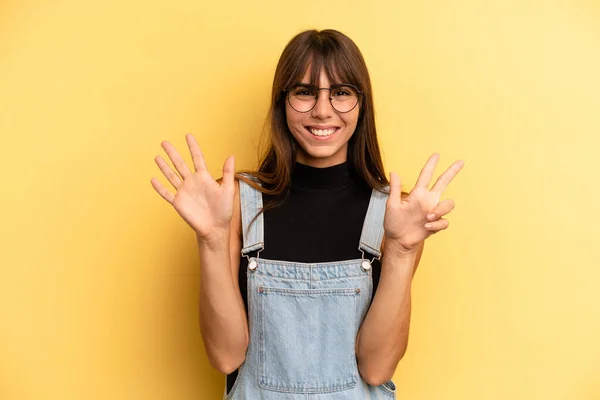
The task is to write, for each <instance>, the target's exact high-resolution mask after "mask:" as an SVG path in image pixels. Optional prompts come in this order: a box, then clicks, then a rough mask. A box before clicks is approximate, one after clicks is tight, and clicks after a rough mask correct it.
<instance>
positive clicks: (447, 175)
mask: <svg viewBox="0 0 600 400" xmlns="http://www.w3.org/2000/svg"><path fill="white" fill-rule="evenodd" d="M464 165H465V162H464V161H463V160H458V161H456V162H454V164H452V165H451V166H450V168H448V169H447V170H446V172H444V173H443V174H442V175H440V177H439V178H438V179H437V181H435V184H434V185H433V187H432V188H431V191H432V192H436V193H439V194H442V193H443V192H444V190H446V188H447V187H448V185H449V184H450V182H451V181H452V179H454V177H455V176H456V174H458V172H459V171H460V170H461V169H462V167H463V166H464Z"/></svg>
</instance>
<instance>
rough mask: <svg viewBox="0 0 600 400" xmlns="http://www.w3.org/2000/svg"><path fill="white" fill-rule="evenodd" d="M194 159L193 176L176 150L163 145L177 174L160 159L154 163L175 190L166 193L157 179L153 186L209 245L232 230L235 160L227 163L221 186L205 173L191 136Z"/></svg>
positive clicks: (197, 148)
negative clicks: (212, 240)
mask: <svg viewBox="0 0 600 400" xmlns="http://www.w3.org/2000/svg"><path fill="white" fill-rule="evenodd" d="M185 139H186V142H187V144H188V147H189V149H190V153H191V155H192V161H193V164H194V172H193V173H192V172H191V171H190V170H189V169H188V166H187V165H186V163H185V161H184V160H183V159H182V158H181V156H180V155H179V153H177V151H176V150H175V148H174V147H173V146H172V145H171V144H170V143H169V142H167V141H164V142H162V143H161V145H162V147H163V149H164V150H165V151H166V153H167V155H168V156H169V158H170V159H171V161H172V163H173V165H174V166H175V168H176V170H177V172H178V173H176V172H175V171H173V170H172V169H171V167H170V166H169V164H167V163H166V162H165V161H164V160H163V159H162V157H161V156H156V157H155V159H154V161H156V164H157V165H158V167H159V168H160V170H161V171H162V172H163V174H164V175H165V177H166V178H167V179H168V181H169V182H170V183H171V185H173V187H174V188H175V194H173V193H171V192H170V191H169V190H167V189H166V188H165V187H164V186H163V185H162V184H161V183H160V182H159V181H158V179H156V178H152V179H151V180H150V183H152V186H153V187H154V189H155V190H156V191H157V192H158V194H160V195H161V197H162V198H163V199H165V200H166V201H168V202H169V203H170V204H171V205H172V206H173V207H174V208H175V210H176V211H177V212H178V213H179V215H181V217H182V218H183V219H184V220H185V222H187V223H188V225H189V226H190V227H191V228H192V229H194V230H195V231H196V233H197V235H198V237H199V238H200V239H203V240H206V241H210V240H211V239H213V238H215V239H217V238H220V237H222V236H223V234H226V232H228V230H229V224H230V221H231V217H232V215H233V199H234V195H235V178H234V176H235V169H234V159H233V156H231V157H228V158H227V159H226V160H225V164H224V166H223V180H222V183H221V184H219V183H218V182H216V181H215V180H214V179H213V177H212V176H211V174H210V172H208V170H207V169H206V164H205V162H204V157H203V156H202V152H201V151H200V147H199V146H198V142H197V141H196V139H195V138H194V136H193V135H192V134H189V133H188V134H187V135H186V136H185Z"/></svg>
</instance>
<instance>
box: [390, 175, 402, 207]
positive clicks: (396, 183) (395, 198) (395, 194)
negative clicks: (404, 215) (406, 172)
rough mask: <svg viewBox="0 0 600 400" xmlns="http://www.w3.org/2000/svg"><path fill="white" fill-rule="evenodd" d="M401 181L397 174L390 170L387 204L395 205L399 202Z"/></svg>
mask: <svg viewBox="0 0 600 400" xmlns="http://www.w3.org/2000/svg"><path fill="white" fill-rule="evenodd" d="M400 186H401V183H400V178H399V177H398V174H396V173H395V172H390V197H388V201H387V202H388V205H390V206H397V205H399V204H400V196H401V194H402V190H401V187H400Z"/></svg>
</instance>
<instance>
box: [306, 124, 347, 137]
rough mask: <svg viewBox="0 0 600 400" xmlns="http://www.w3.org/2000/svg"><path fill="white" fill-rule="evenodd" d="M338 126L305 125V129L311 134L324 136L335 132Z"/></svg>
mask: <svg viewBox="0 0 600 400" xmlns="http://www.w3.org/2000/svg"><path fill="white" fill-rule="evenodd" d="M339 129H340V128H338V127H337V126H325V127H315V126H307V127H306V130H307V131H309V132H310V134H311V135H313V136H316V137H319V138H326V137H329V136H331V135H333V134H334V133H336V132H337V131H338V130H339Z"/></svg>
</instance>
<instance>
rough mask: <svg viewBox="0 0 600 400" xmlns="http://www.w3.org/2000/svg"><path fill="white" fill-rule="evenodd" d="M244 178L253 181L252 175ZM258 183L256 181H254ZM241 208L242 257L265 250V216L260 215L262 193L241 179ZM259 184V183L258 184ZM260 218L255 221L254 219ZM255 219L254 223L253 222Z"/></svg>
mask: <svg viewBox="0 0 600 400" xmlns="http://www.w3.org/2000/svg"><path fill="white" fill-rule="evenodd" d="M244 176H246V177H248V178H249V179H252V180H254V179H253V177H252V176H251V175H248V174H245V175H244ZM254 181H255V182H256V180H254ZM239 182H240V206H241V211H242V237H243V239H244V244H243V247H242V255H244V256H245V255H247V254H248V253H250V252H252V251H255V250H262V249H264V248H265V244H264V219H263V214H262V213H261V214H260V215H259V214H258V213H259V212H260V210H261V209H262V207H263V201H262V193H261V192H260V191H259V190H257V189H255V188H253V187H252V186H250V185H249V184H247V183H246V182H244V181H242V180H241V179H240V181H239ZM257 183H258V182H257ZM257 215H258V217H257V218H256V219H254V217H256V216H257ZM253 219H254V221H253Z"/></svg>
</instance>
